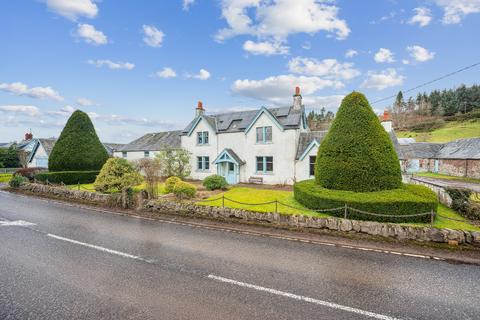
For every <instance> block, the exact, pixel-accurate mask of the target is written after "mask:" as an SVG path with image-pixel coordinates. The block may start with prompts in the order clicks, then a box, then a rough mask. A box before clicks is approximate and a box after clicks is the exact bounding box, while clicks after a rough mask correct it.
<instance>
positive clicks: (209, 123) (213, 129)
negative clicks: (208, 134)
mask: <svg viewBox="0 0 480 320" xmlns="http://www.w3.org/2000/svg"><path fill="white" fill-rule="evenodd" d="M202 120H203V121H204V122H205V123H206V124H207V125H208V126H209V127H210V129H212V131H213V132H214V133H217V130H216V129H215V128H214V127H213V125H212V123H211V121H208V119H207V118H206V117H205V116H203V115H202V116H199V117H197V118H196V119H195V120H194V122H193V124H192V126H191V127H190V129H189V131H188V133H187V136H189V137H190V136H191V135H192V133H193V132H194V131H195V128H196V127H197V126H198V124H199V123H200V121H202Z"/></svg>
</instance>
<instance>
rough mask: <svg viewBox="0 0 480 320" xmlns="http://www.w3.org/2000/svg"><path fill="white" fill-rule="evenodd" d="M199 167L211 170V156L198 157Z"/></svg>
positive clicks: (199, 168)
mask: <svg viewBox="0 0 480 320" xmlns="http://www.w3.org/2000/svg"><path fill="white" fill-rule="evenodd" d="M197 169H198V170H204V171H207V170H210V157H205V156H202V157H197Z"/></svg>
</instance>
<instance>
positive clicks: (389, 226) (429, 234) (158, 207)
mask: <svg viewBox="0 0 480 320" xmlns="http://www.w3.org/2000/svg"><path fill="white" fill-rule="evenodd" d="M21 190H25V191H29V192H32V193H39V194H43V195H48V196H53V197H56V198H62V199H67V200H73V201H86V202H90V203H98V204H103V205H112V203H113V202H112V201H117V204H118V199H117V200H114V199H112V196H111V195H107V194H99V193H94V192H88V191H81V190H70V189H66V188H61V187H54V186H48V185H43V184H35V183H29V184H25V185H23V186H21ZM139 203H141V206H140V208H141V209H142V210H147V211H149V212H156V213H164V214H170V215H171V214H175V215H182V216H193V217H202V218H209V219H218V220H225V221H229V222H240V223H261V224H267V225H272V226H277V227H287V228H292V227H293V228H310V229H328V230H335V231H342V232H359V233H365V234H369V235H375V236H383V237H391V238H396V239H399V240H417V241H432V242H443V243H448V242H449V241H457V242H458V243H469V244H473V245H477V246H480V231H475V232H470V231H459V230H451V229H437V228H430V227H412V226H405V225H399V224H395V223H380V222H374V221H359V220H349V219H341V218H336V217H329V218H320V217H308V216H303V215H284V214H280V213H273V212H267V213H264V212H254V211H248V210H241V209H233V208H221V207H211V206H202V205H197V204H194V203H191V202H180V201H172V200H156V201H148V200H143V202H139ZM120 205H121V201H120Z"/></svg>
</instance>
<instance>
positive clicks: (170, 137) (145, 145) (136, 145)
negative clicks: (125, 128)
mask: <svg viewBox="0 0 480 320" xmlns="http://www.w3.org/2000/svg"><path fill="white" fill-rule="evenodd" d="M180 134H181V131H166V132H154V133H147V134H146V135H144V136H142V137H140V138H138V139H136V140H134V141H132V142H130V143H128V144H126V145H124V146H123V147H121V148H119V149H118V150H117V151H161V150H164V149H166V148H174V149H175V148H181V144H180V142H181V141H180Z"/></svg>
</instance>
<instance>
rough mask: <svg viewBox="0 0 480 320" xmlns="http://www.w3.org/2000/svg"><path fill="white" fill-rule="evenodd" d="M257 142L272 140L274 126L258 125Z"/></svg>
mask: <svg viewBox="0 0 480 320" xmlns="http://www.w3.org/2000/svg"><path fill="white" fill-rule="evenodd" d="M256 131H257V143H268V142H272V127H271V126H269V127H257V128H256Z"/></svg>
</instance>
